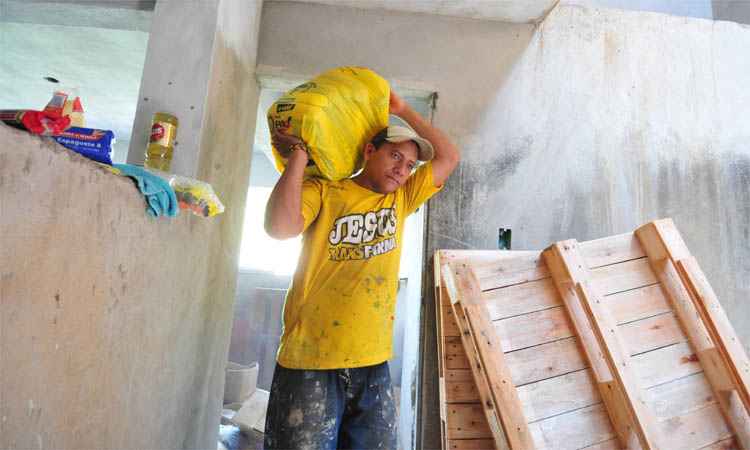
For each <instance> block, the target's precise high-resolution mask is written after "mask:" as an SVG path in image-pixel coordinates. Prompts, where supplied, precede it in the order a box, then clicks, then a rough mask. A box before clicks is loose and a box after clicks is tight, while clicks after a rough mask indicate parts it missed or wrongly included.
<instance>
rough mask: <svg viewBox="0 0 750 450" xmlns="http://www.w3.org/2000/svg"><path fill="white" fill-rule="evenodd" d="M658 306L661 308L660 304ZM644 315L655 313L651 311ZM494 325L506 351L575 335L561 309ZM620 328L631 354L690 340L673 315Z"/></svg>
mask: <svg viewBox="0 0 750 450" xmlns="http://www.w3.org/2000/svg"><path fill="white" fill-rule="evenodd" d="M655 306H656V307H657V308H658V305H657V304H655ZM642 312H643V313H645V314H647V315H648V314H651V313H652V311H649V310H648V308H646V310H645V311H642ZM494 324H495V330H496V332H497V335H498V337H499V338H500V342H501V344H502V347H503V351H505V352H512V351H516V350H520V349H523V348H527V347H533V346H537V345H541V344H545V343H548V342H552V341H556V340H559V339H563V338H567V337H571V336H573V335H574V333H575V332H574V329H573V327H572V325H571V323H570V319H569V318H568V315H567V312H566V311H565V308H563V307H562V306H560V307H554V308H550V309H545V310H541V311H536V312H533V313H529V314H524V315H522V316H515V317H511V318H509V319H503V320H498V321H496V322H494ZM618 328H619V331H620V333H622V336H623V338H624V340H625V343H626V345H627V349H628V351H629V352H630V354H631V355H632V354H637V353H643V352H647V351H649V350H653V349H655V348H659V347H664V346H667V345H670V344H675V343H678V342H684V341H685V340H686V339H687V338H686V337H685V335H684V333H683V332H682V330H681V329H680V326H679V324H678V323H677V320H676V319H675V317H674V315H673V314H672V313H667V314H661V315H657V316H654V317H647V318H646V319H642V320H637V321H634V322H630V323H626V324H624V325H621V326H619V327H618Z"/></svg>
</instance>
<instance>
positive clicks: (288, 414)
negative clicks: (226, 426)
mask: <svg viewBox="0 0 750 450" xmlns="http://www.w3.org/2000/svg"><path fill="white" fill-rule="evenodd" d="M265 433H266V434H265V441H264V446H265V449H266V450H302V449H311V450H333V449H362V450H365V449H366V450H372V449H393V450H395V449H396V407H395V403H394V401H393V395H392V392H391V376H390V372H389V369H388V363H387V362H384V363H381V364H378V365H375V366H369V367H359V368H354V369H333V370H298V369H287V368H284V367H282V366H280V365H279V364H276V369H275V371H274V374H273V382H272V383H271V394H270V398H269V402H268V411H267V414H266V429H265Z"/></svg>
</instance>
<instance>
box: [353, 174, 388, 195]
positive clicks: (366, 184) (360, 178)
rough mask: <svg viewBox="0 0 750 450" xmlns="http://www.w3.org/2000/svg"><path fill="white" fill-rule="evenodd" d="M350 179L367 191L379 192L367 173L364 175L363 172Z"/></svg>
mask: <svg viewBox="0 0 750 450" xmlns="http://www.w3.org/2000/svg"><path fill="white" fill-rule="evenodd" d="M352 181H354V182H355V183H357V184H358V185H360V186H362V187H363V188H365V189H367V190H369V191H372V192H375V193H378V194H380V193H381V192H378V191H377V190H376V188H375V185H374V184H373V183H372V180H370V178H369V177H368V176H367V175H365V173H364V172H362V173H360V174H359V175H357V176H356V177H354V178H352Z"/></svg>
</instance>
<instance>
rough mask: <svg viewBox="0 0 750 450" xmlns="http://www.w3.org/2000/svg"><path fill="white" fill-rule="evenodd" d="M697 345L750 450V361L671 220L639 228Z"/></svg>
mask: <svg viewBox="0 0 750 450" xmlns="http://www.w3.org/2000/svg"><path fill="white" fill-rule="evenodd" d="M635 234H636V237H637V238H638V239H639V241H640V242H641V246H642V247H643V249H644V250H645V252H646V255H647V256H648V259H649V262H650V263H651V267H652V268H653V270H654V272H655V273H656V275H657V277H658V278H659V280H660V282H661V283H662V286H663V288H664V290H665V291H666V293H667V297H668V298H669V299H670V301H671V303H672V305H673V308H674V310H675V312H676V313H677V317H678V319H679V321H680V323H681V325H682V327H683V329H684V330H685V332H686V334H687V335H688V338H689V340H690V343H691V344H692V346H693V348H694V350H695V352H696V354H697V356H698V359H699V360H700V362H701V365H702V366H703V368H704V371H705V374H706V378H707V379H708V381H709V384H710V385H711V388H712V389H713V391H714V395H715V397H716V399H717V400H718V402H719V407H720V409H721V412H722V414H723V415H724V417H725V418H726V419H727V422H728V423H729V425H730V426H731V428H732V429H733V431H734V433H735V435H736V438H737V442H738V443H739V445H740V446H741V447H742V448H744V449H745V450H750V394H749V393H748V386H749V385H750V362H749V361H748V357H747V354H746V353H745V351H744V349H743V347H742V344H741V343H740V341H739V339H738V338H737V335H736V333H735V332H734V329H733V328H732V326H731V324H730V323H729V319H728V318H727V317H726V314H725V313H724V310H723V309H722V308H721V305H720V304H719V301H718V298H717V297H716V294H715V293H714V291H713V289H712V288H711V286H710V284H709V283H708V281H707V280H706V277H705V275H704V274H703V271H702V270H701V269H700V266H698V263H697V261H696V260H695V258H693V257H692V255H691V254H690V252H689V251H688V248H687V246H686V245H685V242H684V241H683V239H682V236H681V235H680V233H679V231H677V228H676V227H675V225H674V222H673V221H672V220H671V219H663V220H657V221H655V222H651V223H649V224H646V225H644V226H642V227H640V228H639V229H638V230H636V232H635Z"/></svg>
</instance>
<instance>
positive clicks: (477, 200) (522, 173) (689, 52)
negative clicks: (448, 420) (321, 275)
mask: <svg viewBox="0 0 750 450" xmlns="http://www.w3.org/2000/svg"><path fill="white" fill-rule="evenodd" d="M279 30H283V32H281V31H279ZM362 30H367V31H366V32H363V31H362ZM749 45H750V30H748V29H747V28H746V27H743V26H740V25H737V24H734V23H729V22H714V21H710V20H703V19H691V18H684V17H675V16H668V15H663V14H657V13H643V12H626V11H617V10H605V9H588V8H585V7H581V6H570V5H560V6H558V7H557V8H556V9H555V10H553V11H552V12H551V13H550V14H549V15H548V16H547V18H546V20H545V21H544V22H543V23H542V24H540V25H538V26H533V25H522V24H503V23H489V22H483V21H478V20H468V19H457V18H442V17H436V16H418V15H410V14H407V13H391V12H384V11H363V10H357V9H345V8H335V7H330V6H315V5H302V4H294V3H275V2H274V3H268V4H267V5H266V8H264V11H263V22H262V27H261V35H260V47H259V56H258V58H259V64H263V65H267V66H272V67H276V68H277V69H278V70H281V71H283V70H288V71H289V72H291V73H302V74H305V73H306V74H310V75H312V74H315V73H317V72H320V71H321V70H323V69H326V68H329V67H332V66H337V65H344V64H360V65H366V66H369V67H372V68H373V69H375V70H377V71H379V72H381V73H382V74H384V75H385V76H387V77H390V78H391V79H397V80H400V81H402V82H403V83H405V84H408V83H414V84H418V85H420V86H421V87H423V88H425V87H430V88H432V89H434V90H435V91H437V92H438V94H439V100H438V103H437V109H436V112H435V116H434V121H435V123H436V124H437V125H438V126H440V127H441V128H443V129H444V130H445V131H447V132H448V133H449V134H450V136H452V137H453V139H455V141H456V142H457V143H458V145H459V146H460V148H461V149H462V152H463V160H462V162H461V164H460V166H459V168H458V170H457V171H456V173H455V174H454V175H453V176H452V177H451V179H450V180H449V181H448V183H447V185H446V188H445V189H444V191H443V192H442V193H440V194H439V195H438V196H437V197H436V198H435V199H434V200H432V201H431V202H430V205H429V218H428V244H427V251H428V254H431V253H432V252H433V251H434V250H435V249H438V248H496V245H497V228H498V227H506V228H511V229H512V230H513V247H514V249H519V250H520V249H541V248H544V247H546V246H547V245H549V244H550V243H551V242H553V241H557V240H561V239H567V238H576V239H578V240H589V239H594V238H599V237H603V236H608V235H612V234H617V233H624V232H628V231H632V230H633V229H634V228H636V227H637V226H638V225H640V224H642V223H645V222H648V221H650V220H653V219H656V218H661V217H673V218H674V220H675V222H676V224H677V226H678V227H679V228H680V230H681V231H682V233H683V235H684V237H685V240H686V241H687V244H688V246H689V247H690V248H691V250H692V251H693V253H694V254H695V256H696V257H697V258H698V260H699V261H700V263H701V265H702V267H703V268H704V270H705V272H706V273H707V275H708V277H709V280H710V281H711V282H712V283H713V285H714V286H715V288H716V290H717V292H718V294H719V296H720V298H721V301H722V303H723V305H724V306H725V308H726V310H727V311H728V313H729V316H730V317H731V320H732V323H733V324H734V326H735V327H736V329H737V332H738V334H739V335H740V337H741V339H742V340H743V342H744V344H745V346H746V347H748V345H749V344H750V311H749V310H748V306H747V303H746V300H745V299H746V298H747V295H748V293H750V282H749V281H748V275H750V274H749V273H748V272H749V271H750V267H748V264H747V262H746V261H747V260H748V258H749V257H750V243H748V237H750V220H749V219H748V204H750V203H749V202H750V186H749V185H748V182H750V122H748V121H747V120H745V119H744V118H745V117H747V116H748V114H749V113H750V91H748V90H747V88H746V86H747V85H748V82H750V53H748V52H747V51H746V49H747V48H750V47H749ZM426 273H427V274H429V273H430V271H429V270H427V271H426ZM430 281H431V280H427V282H430ZM423 306H424V313H423V317H424V320H425V322H424V330H423V331H424V332H423V335H424V340H423V406H422V412H421V414H422V425H423V431H422V439H421V441H420V442H419V445H420V446H421V447H422V448H439V446H440V444H439V429H438V428H437V425H438V423H439V422H438V404H437V398H438V395H437V386H436V383H435V376H436V375H435V372H436V361H435V353H436V349H435V335H434V322H433V318H434V311H433V303H432V299H430V298H425V299H424V304H423Z"/></svg>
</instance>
